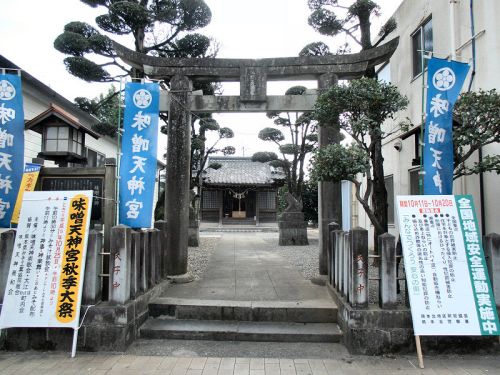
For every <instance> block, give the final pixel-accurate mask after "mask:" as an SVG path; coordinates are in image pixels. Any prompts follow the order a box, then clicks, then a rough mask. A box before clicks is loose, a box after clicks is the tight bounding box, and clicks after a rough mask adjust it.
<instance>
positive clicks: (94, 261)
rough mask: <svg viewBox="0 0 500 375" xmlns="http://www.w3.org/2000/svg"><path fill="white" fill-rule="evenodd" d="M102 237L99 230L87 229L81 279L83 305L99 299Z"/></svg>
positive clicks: (100, 290) (100, 291) (100, 293)
mask: <svg viewBox="0 0 500 375" xmlns="http://www.w3.org/2000/svg"><path fill="white" fill-rule="evenodd" d="M102 239H103V234H102V233H101V232H99V231H97V230H94V229H92V230H90V231H89V238H88V243H87V256H86V259H85V277H84V279H83V295H82V303H83V304H84V305H95V304H96V303H98V302H99V301H101V297H102V285H101V278H100V276H99V275H100V273H101V271H102V256H101V252H102Z"/></svg>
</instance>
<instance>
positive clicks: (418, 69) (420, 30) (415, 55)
mask: <svg viewBox="0 0 500 375" xmlns="http://www.w3.org/2000/svg"><path fill="white" fill-rule="evenodd" d="M429 23H430V25H431V29H430V32H431V40H432V45H431V49H430V50H427V49H426V45H425V41H426V39H425V27H426V26H427V25H428V24H429ZM433 31H434V28H433V25H432V16H429V17H427V18H426V19H425V20H424V21H423V22H422V23H420V25H419V26H418V27H417V28H416V29H415V30H414V31H413V32H412V33H411V34H410V38H411V74H412V80H414V79H416V78H417V77H419V76H420V75H421V74H423V73H424V72H425V71H426V70H427V60H426V59H425V58H424V66H423V67H422V52H423V51H425V52H434V32H433ZM417 35H418V36H419V42H420V47H418V46H416V43H415V36H417ZM418 49H420V52H419V51H418ZM422 49H423V51H422ZM417 60H418V62H417Z"/></svg>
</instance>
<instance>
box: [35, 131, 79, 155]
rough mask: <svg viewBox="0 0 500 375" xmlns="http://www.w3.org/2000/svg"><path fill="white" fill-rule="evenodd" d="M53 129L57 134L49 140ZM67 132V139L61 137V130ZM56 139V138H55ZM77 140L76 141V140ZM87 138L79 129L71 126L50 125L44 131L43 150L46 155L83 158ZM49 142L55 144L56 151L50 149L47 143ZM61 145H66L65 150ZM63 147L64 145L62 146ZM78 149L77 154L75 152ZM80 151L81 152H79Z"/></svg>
mask: <svg viewBox="0 0 500 375" xmlns="http://www.w3.org/2000/svg"><path fill="white" fill-rule="evenodd" d="M51 129H54V130H55V131H56V134H55V135H54V136H52V135H50V138H49V131H50V130H51ZM63 129H64V130H66V131H67V133H66V135H65V137H61V136H60V133H61V130H63ZM54 137H55V138H54ZM75 138H76V140H75ZM84 139H85V136H84V133H83V132H81V131H79V130H78V129H75V128H73V127H71V126H62V125H49V126H46V127H45V128H44V129H43V135H42V150H43V152H46V153H61V152H63V153H71V154H76V155H80V156H83V154H84V152H83V151H84V147H85V142H84ZM49 141H52V142H55V149H50V150H49V149H48V147H47V143H48V142H49ZM60 143H66V147H65V148H64V149H61V148H60V147H59V146H60ZM61 146H62V144H61ZM75 148H76V152H75ZM78 151H80V152H78Z"/></svg>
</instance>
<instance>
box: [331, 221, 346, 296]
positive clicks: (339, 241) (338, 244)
mask: <svg viewBox="0 0 500 375" xmlns="http://www.w3.org/2000/svg"><path fill="white" fill-rule="evenodd" d="M343 233H344V232H343V231H341V230H336V231H334V232H333V236H334V238H335V242H334V244H335V248H334V258H335V260H334V279H333V282H334V285H335V288H336V289H337V290H338V291H340V280H341V276H340V269H341V268H340V265H341V264H342V263H341V255H340V254H341V253H342V245H343V241H344V240H343V238H342V236H343Z"/></svg>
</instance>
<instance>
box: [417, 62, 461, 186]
mask: <svg viewBox="0 0 500 375" xmlns="http://www.w3.org/2000/svg"><path fill="white" fill-rule="evenodd" d="M468 71H469V66H468V65H467V64H464V63H460V62H457V61H448V60H444V59H437V58H432V59H430V60H429V65H428V71H427V87H428V88H427V110H426V117H425V129H424V137H425V138H424V151H423V158H424V160H423V161H424V194H426V195H440V194H453V192H452V190H453V169H454V168H453V105H454V104H455V102H456V100H457V98H458V95H459V94H460V90H461V89H462V85H463V83H464V81H465V78H466V77H467V73H468Z"/></svg>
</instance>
